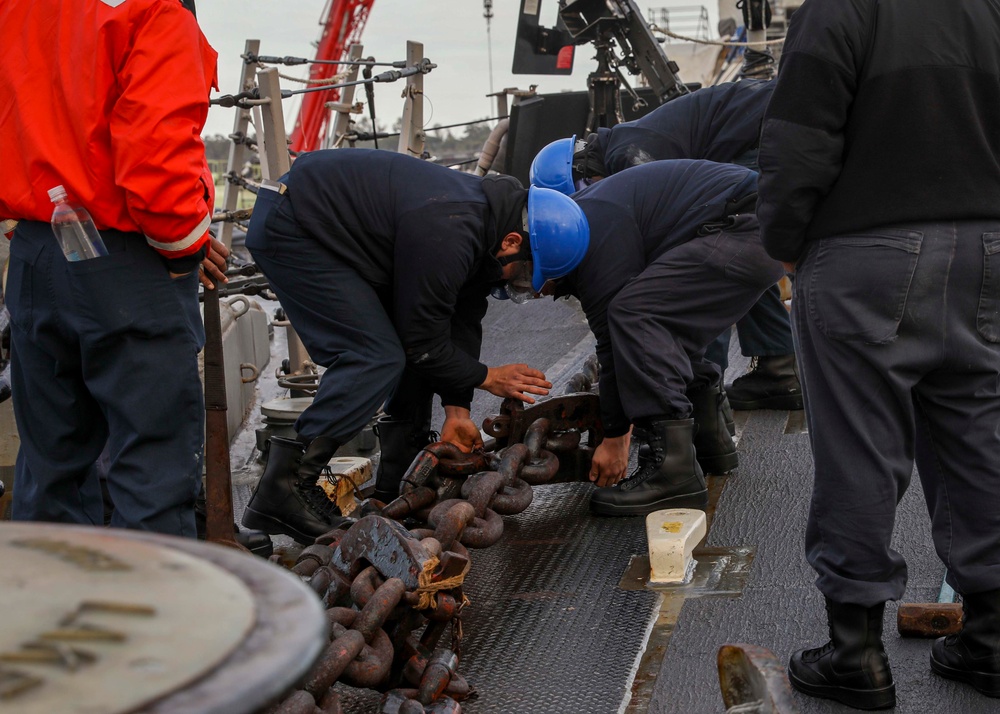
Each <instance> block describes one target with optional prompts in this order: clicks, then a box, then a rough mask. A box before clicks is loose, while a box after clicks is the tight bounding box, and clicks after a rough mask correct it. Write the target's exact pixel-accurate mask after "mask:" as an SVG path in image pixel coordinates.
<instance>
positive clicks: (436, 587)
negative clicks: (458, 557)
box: [413, 556, 471, 610]
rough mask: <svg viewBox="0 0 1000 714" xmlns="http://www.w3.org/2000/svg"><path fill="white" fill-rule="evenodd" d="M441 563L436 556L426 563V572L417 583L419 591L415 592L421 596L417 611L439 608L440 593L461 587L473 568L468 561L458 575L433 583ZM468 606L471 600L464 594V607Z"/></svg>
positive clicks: (421, 574)
mask: <svg viewBox="0 0 1000 714" xmlns="http://www.w3.org/2000/svg"><path fill="white" fill-rule="evenodd" d="M439 563H440V561H439V560H438V559H437V558H435V557H434V556H431V557H430V558H429V559H428V560H427V561H426V562H425V563H424V571H423V572H422V573H420V576H419V577H418V578H417V583H418V584H417V589H416V590H414V591H413V592H415V593H417V594H418V595H419V596H420V600H419V601H418V602H417V605H416V609H417V610H426V609H428V608H430V609H431V610H433V609H434V608H436V607H437V597H436V596H437V594H438V592H439V591H441V590H454V589H455V588H457V587H458V586H460V585H461V584H462V583H463V582H464V581H465V576H466V575H467V574H468V572H469V567H470V566H471V563H470V562H468V561H466V563H465V568H464V569H463V570H462V572H461V573H459V574H458V575H454V576H452V577H450V578H446V579H444V580H440V581H438V582H436V583H432V582H431V578H433V577H434V571H435V570H437V567H438V564H439ZM468 604H469V598H467V597H465V595H464V593H463V595H462V605H463V606H464V605H468Z"/></svg>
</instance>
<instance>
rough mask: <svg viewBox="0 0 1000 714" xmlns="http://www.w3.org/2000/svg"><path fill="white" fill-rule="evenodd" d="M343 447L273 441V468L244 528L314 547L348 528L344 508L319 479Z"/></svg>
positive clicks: (269, 463)
mask: <svg viewBox="0 0 1000 714" xmlns="http://www.w3.org/2000/svg"><path fill="white" fill-rule="evenodd" d="M339 446H340V444H339V443H338V442H335V441H334V440H332V439H329V438H327V437H320V438H318V439H313V441H312V442H311V443H310V444H309V447H308V448H305V447H304V446H303V445H302V443H301V442H300V441H297V440H295V439H285V438H282V437H280V436H272V437H271V446H270V448H269V450H268V456H267V465H266V466H265V467H264V474H263V475H262V476H261V477H260V481H259V482H258V483H257V487H256V488H255V489H254V492H253V495H252V496H251V497H250V503H249V504H247V509H246V511H245V512H244V513H243V521H242V522H243V525H244V526H246V527H247V528H252V529H255V530H260V531H264V532H265V533H270V534H272V535H274V534H278V533H284V534H286V535H290V536H291V537H292V538H294V539H295V540H296V541H298V542H299V543H302V544H303V545H309V544H311V543H313V542H314V541H315V540H316V538H318V537H319V536H321V535H323V534H324V533H326V532H328V531H330V530H332V529H333V528H335V527H336V526H337V525H339V524H340V523H342V522H343V521H344V520H345V519H343V518H342V517H341V515H340V509H339V508H337V505H336V504H335V503H333V502H332V501H331V500H330V499H329V498H327V496H326V493H324V491H323V489H322V488H320V487H319V486H317V485H316V481H317V479H318V478H319V475H320V474H321V473H322V472H323V469H324V468H325V467H326V466H327V464H328V463H329V461H330V458H331V457H332V456H333V454H334V452H336V450H337V448H338V447H339Z"/></svg>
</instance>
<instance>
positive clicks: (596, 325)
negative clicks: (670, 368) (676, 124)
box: [557, 160, 757, 436]
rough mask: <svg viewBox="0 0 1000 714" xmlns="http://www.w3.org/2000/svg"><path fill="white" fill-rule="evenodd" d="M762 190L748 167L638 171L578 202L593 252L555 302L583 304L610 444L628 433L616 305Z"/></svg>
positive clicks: (696, 164)
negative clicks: (659, 263)
mask: <svg viewBox="0 0 1000 714" xmlns="http://www.w3.org/2000/svg"><path fill="white" fill-rule="evenodd" d="M756 187H757V174H755V173H754V172H753V171H751V170H749V169H746V168H744V167H742V166H735V165H733V164H717V163H713V162H710V161H685V160H679V161H657V162H654V163H651V164H646V165H644V166H637V167H635V168H633V169H630V170H628V171H623V172H622V173H620V174H615V175H614V176H609V177H608V178H606V179H603V180H601V181H598V182H597V183H595V184H594V185H592V186H589V187H587V188H585V189H584V190H583V191H580V192H578V193H576V194H574V195H573V199H574V200H575V201H576V202H577V203H578V204H579V205H580V208H582V209H583V212H584V214H585V215H586V216H587V221H588V222H589V223H590V247H589V248H588V249H587V255H586V257H584V259H583V262H582V263H580V266H579V267H578V268H577V269H576V270H575V271H573V272H572V273H570V274H569V275H568V276H567V277H566V278H563V279H562V280H560V281H559V282H558V284H557V295H567V294H570V295H575V296H576V297H577V298H579V300H580V304H581V305H582V306H583V310H584V313H586V315H587V322H588V323H589V325H590V329H591V331H592V332H593V333H594V336H595V337H596V338H597V357H598V360H599V361H600V364H601V369H600V382H601V416H602V421H603V422H604V431H605V434H607V435H608V436H621V435H622V434H624V433H625V432H627V431H628V428H629V420H628V417H626V415H625V410H624V409H623V408H622V404H621V398H620V397H619V393H618V384H617V382H616V377H615V360H614V345H612V344H611V338H610V335H609V333H608V306H609V305H610V304H611V301H612V299H614V297H615V295H617V294H618V291H619V290H621V289H622V288H623V287H624V286H625V284H626V283H628V282H629V280H631V279H632V278H634V277H635V276H636V275H638V274H639V273H641V272H642V271H643V270H645V269H646V266H647V265H649V264H650V263H652V262H653V261H654V260H656V259H657V258H658V257H660V256H661V255H663V253H665V252H666V251H668V250H670V249H671V248H674V247H676V246H678V245H681V244H683V243H687V242H688V241H690V240H691V239H692V238H694V237H695V236H696V235H697V234H698V230H699V228H701V227H702V226H703V225H705V224H706V223H712V222H716V221H719V220H722V219H723V218H725V217H726V216H728V215H730V214H731V213H732V212H733V207H734V206H735V205H736V204H738V203H739V201H740V199H744V198H746V197H747V196H748V195H751V194H753V193H754V191H755V190H756ZM751 205H752V204H751Z"/></svg>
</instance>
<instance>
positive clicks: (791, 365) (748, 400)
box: [726, 354, 802, 411]
mask: <svg viewBox="0 0 1000 714" xmlns="http://www.w3.org/2000/svg"><path fill="white" fill-rule="evenodd" d="M726 393H727V394H729V403H730V404H732V406H733V409H740V410H743V411H746V410H749V409H778V410H784V409H789V410H798V409H801V408H802V387H801V385H800V384H799V375H798V372H797V371H796V367H795V355H794V354H791V355H778V356H776V357H767V356H761V357H753V358H752V359H751V360H750V371H749V372H747V373H746V374H744V375H743V376H742V377H739V378H737V379H735V380H733V383H732V384H730V385H729V386H727V387H726Z"/></svg>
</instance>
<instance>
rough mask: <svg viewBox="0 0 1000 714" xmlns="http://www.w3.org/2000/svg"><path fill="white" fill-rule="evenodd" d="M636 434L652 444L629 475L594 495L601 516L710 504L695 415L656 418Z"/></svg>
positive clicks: (594, 507) (593, 505)
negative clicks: (697, 445)
mask: <svg viewBox="0 0 1000 714" xmlns="http://www.w3.org/2000/svg"><path fill="white" fill-rule="evenodd" d="M632 434H633V436H634V437H635V438H636V439H638V440H641V441H643V442H645V443H644V445H646V446H648V447H649V448H648V450H647V451H646V452H645V453H646V455H645V456H642V455H641V456H640V459H639V468H638V469H636V471H635V473H633V474H632V475H631V476H629V477H628V478H627V479H625V480H624V481H622V482H621V483H618V484H616V485H614V486H611V487H608V488H599V489H597V490H596V491H594V492H593V493H592V494H591V496H590V510H591V511H592V512H593V513H595V514H597V515H599V516H644V515H646V514H648V513H652V512H653V511H658V510H660V509H661V508H700V509H704V508H705V507H706V506H707V505H708V489H707V487H706V486H705V475H704V474H703V473H702V470H701V466H699V465H698V460H697V459H696V458H695V449H694V444H693V443H692V438H693V435H694V419H675V420H670V419H654V420H652V421H651V422H650V423H649V427H648V428H646V429H642V428H639V427H636V428H635V429H633V431H632Z"/></svg>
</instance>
